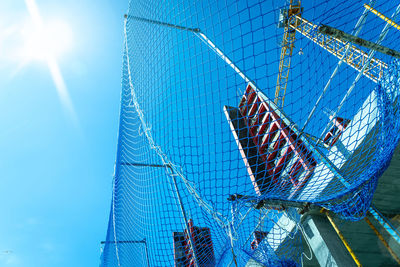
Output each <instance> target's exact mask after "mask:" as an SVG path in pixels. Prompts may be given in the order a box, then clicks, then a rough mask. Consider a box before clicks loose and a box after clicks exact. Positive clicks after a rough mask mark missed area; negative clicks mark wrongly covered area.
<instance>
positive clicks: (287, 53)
mask: <svg viewBox="0 0 400 267" xmlns="http://www.w3.org/2000/svg"><path fill="white" fill-rule="evenodd" d="M300 4H301V3H300V1H298V2H296V3H294V2H293V0H290V3H289V8H288V9H281V12H280V14H279V24H278V27H279V28H283V27H284V28H285V29H284V34H283V39H282V44H281V46H282V49H281V56H280V59H279V73H278V80H277V82H276V90H275V101H274V102H275V104H277V105H278V107H283V104H284V102H285V94H286V87H287V84H288V79H289V71H290V64H291V59H292V54H293V48H294V42H295V40H296V31H295V30H293V29H292V28H290V25H291V24H292V25H294V26H295V27H296V26H297V19H296V16H299V17H300V16H301V10H302V8H301V6H300Z"/></svg>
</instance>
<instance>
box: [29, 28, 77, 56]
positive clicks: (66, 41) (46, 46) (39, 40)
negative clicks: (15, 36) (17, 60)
mask: <svg viewBox="0 0 400 267" xmlns="http://www.w3.org/2000/svg"><path fill="white" fill-rule="evenodd" d="M22 35H23V39H24V47H23V49H22V56H23V57H24V58H25V59H26V60H28V61H31V60H47V59H48V58H49V57H55V58H59V57H60V56H62V55H63V53H65V52H67V51H68V50H69V49H70V48H71V45H72V31H71V28H70V27H69V25H68V24H67V23H65V22H63V21H52V22H50V23H46V24H45V25H43V26H41V27H40V26H39V25H35V24H30V23H27V24H26V25H25V27H24V28H23V29H22Z"/></svg>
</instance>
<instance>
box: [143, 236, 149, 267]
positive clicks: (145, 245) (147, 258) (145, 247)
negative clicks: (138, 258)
mask: <svg viewBox="0 0 400 267" xmlns="http://www.w3.org/2000/svg"><path fill="white" fill-rule="evenodd" d="M143 242H144V249H145V250H146V261H147V267H150V262H149V251H148V250H147V241H146V238H143Z"/></svg>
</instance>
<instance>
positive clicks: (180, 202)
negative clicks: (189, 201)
mask: <svg viewBox="0 0 400 267" xmlns="http://www.w3.org/2000/svg"><path fill="white" fill-rule="evenodd" d="M167 167H168V168H169V170H170V171H171V173H170V174H169V176H170V177H171V178H172V181H173V183H174V187H175V192H176V195H177V197H178V202H179V206H180V208H181V211H182V215H183V220H184V221H185V227H186V228H187V231H188V236H189V241H190V247H191V249H192V252H193V258H194V262H195V264H196V266H197V267H199V266H200V265H199V264H198V262H197V257H196V252H195V246H194V243H193V239H192V234H191V233H190V230H189V224H188V219H187V216H186V211H185V207H184V206H183V203H182V198H181V194H180V193H179V190H178V185H177V183H176V179H175V176H176V174H175V172H174V170H173V169H172V167H171V166H170V165H167Z"/></svg>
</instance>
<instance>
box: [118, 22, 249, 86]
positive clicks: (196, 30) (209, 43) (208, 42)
mask: <svg viewBox="0 0 400 267" xmlns="http://www.w3.org/2000/svg"><path fill="white" fill-rule="evenodd" d="M125 18H130V19H133V20H136V21H142V22H146V23H150V24H156V25H160V26H166V27H170V28H174V29H177V30H184V31H189V32H192V33H194V34H195V36H196V37H198V38H199V39H200V40H201V41H203V42H204V43H205V44H206V45H207V46H208V47H209V48H210V49H211V50H212V51H213V52H214V53H215V54H217V55H218V56H219V57H220V58H221V59H222V60H223V61H224V62H225V63H226V64H227V65H228V66H229V67H231V68H232V69H233V70H234V71H235V72H236V73H237V74H239V76H240V77H242V79H243V80H245V82H246V83H251V84H252V85H253V87H256V86H255V84H254V83H253V82H252V81H251V79H249V77H247V75H246V74H244V72H243V71H242V70H240V69H239V68H238V66H236V64H235V63H233V61H232V60H231V59H230V58H229V57H227V56H226V55H225V54H224V53H223V52H222V51H221V49H219V48H218V47H217V46H216V45H215V44H214V43H213V42H212V41H211V40H210V38H208V37H207V36H206V35H205V34H204V33H202V32H201V30H200V29H199V28H189V27H185V26H180V25H176V24H172V23H167V22H162V21H158V20H152V19H146V18H142V17H137V16H131V15H125Z"/></svg>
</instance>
